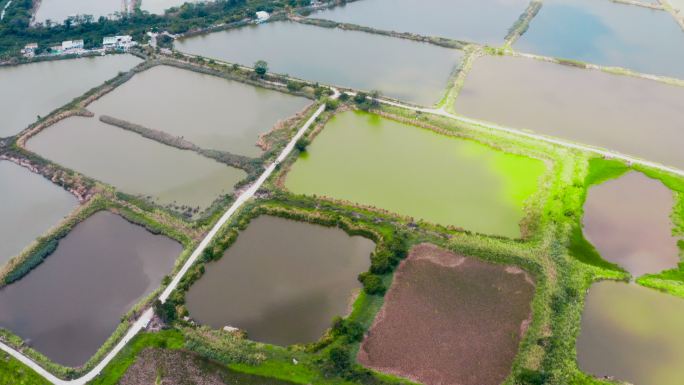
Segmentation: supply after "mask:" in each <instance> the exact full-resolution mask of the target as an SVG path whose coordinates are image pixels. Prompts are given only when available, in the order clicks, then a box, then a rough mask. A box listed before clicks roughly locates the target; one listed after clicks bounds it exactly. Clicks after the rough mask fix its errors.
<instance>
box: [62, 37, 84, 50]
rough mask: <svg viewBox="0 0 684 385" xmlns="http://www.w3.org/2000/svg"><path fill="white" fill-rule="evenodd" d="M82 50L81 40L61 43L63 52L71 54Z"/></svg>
mask: <svg viewBox="0 0 684 385" xmlns="http://www.w3.org/2000/svg"><path fill="white" fill-rule="evenodd" d="M82 49H83V40H65V41H63V42H62V51H63V52H73V51H78V50H82Z"/></svg>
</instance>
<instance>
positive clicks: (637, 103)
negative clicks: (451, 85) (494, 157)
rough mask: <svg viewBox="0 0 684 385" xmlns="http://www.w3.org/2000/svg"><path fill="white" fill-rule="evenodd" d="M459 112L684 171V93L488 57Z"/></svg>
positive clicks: (469, 82)
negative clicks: (683, 150) (683, 123)
mask: <svg viewBox="0 0 684 385" xmlns="http://www.w3.org/2000/svg"><path fill="white" fill-rule="evenodd" d="M606 2H608V1H606ZM635 8H636V7H635ZM512 100H515V103H511V101H512ZM492 106H496V108H492ZM455 109H456V111H457V112H458V113H460V114H462V115H465V116H468V117H471V118H477V119H482V120H486V121H490V122H494V123H498V124H502V125H505V126H509V127H514V128H518V129H531V130H533V131H534V132H536V133H539V134H545V135H550V136H555V137H559V138H564V139H569V140H571V141H576V142H580V143H584V144H590V145H594V146H599V147H604V148H607V149H611V150H616V151H619V152H622V153H624V154H628V155H632V156H637V157H641V158H645V159H648V160H651V161H656V162H660V163H664V164H666V165H669V166H675V167H679V168H684V152H682V150H681V149H682V146H684V126H683V125H682V121H684V87H677V86H672V85H667V84H664V83H660V82H656V81H652V80H645V79H638V78H633V77H629V76H619V75H611V74H607V73H604V72H600V71H593V70H591V71H590V70H582V69H578V68H574V67H570V66H564V65H559V64H553V63H546V62H542V61H537V60H532V59H525V58H517V57H499V56H496V57H494V56H487V57H481V58H478V59H477V60H476V61H475V63H474V65H473V68H472V70H471V71H470V73H469V74H468V76H467V78H466V81H465V85H464V87H463V89H462V91H461V94H460V95H459V97H458V99H457V100H456V104H455Z"/></svg>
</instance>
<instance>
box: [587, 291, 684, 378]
mask: <svg viewBox="0 0 684 385" xmlns="http://www.w3.org/2000/svg"><path fill="white" fill-rule="evenodd" d="M682 320H684V300H683V299H680V298H676V297H673V296H670V295H668V294H665V293H660V292H658V291H655V290H651V289H647V288H645V287H641V286H638V285H636V284H633V283H632V284H627V283H622V282H609V281H606V282H599V283H595V284H594V285H592V287H591V288H590V289H589V293H588V295H587V298H586V304H585V308H584V313H583V315H582V324H581V332H580V336H579V338H578V340H577V361H578V363H579V367H580V369H582V370H583V371H585V372H588V373H591V374H593V375H595V376H597V377H604V376H610V377H612V378H615V379H616V380H620V381H627V382H629V383H632V384H634V385H681V383H682V378H684V365H682V362H684V322H682Z"/></svg>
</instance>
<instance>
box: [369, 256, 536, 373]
mask: <svg viewBox="0 0 684 385" xmlns="http://www.w3.org/2000/svg"><path fill="white" fill-rule="evenodd" d="M533 296H534V284H533V281H532V280H531V278H530V277H528V276H527V274H526V273H524V272H523V271H522V270H520V269H518V268H514V267H506V266H502V265H494V264H489V263H485V262H481V261H479V260H477V259H474V258H468V257H464V256H460V255H456V254H454V253H451V252H449V251H447V250H444V249H440V248H438V247H437V246H434V245H430V244H421V245H418V246H415V247H414V248H413V249H412V250H411V252H410V253H409V256H408V258H407V259H406V260H404V261H403V262H401V264H400V265H399V268H398V269H397V272H396V273H395V276H394V281H393V282H392V286H391V287H390V289H389V291H388V292H387V294H386V295H385V303H384V306H383V308H382V309H381V310H380V312H379V313H378V315H377V316H376V319H375V321H374V323H373V326H371V328H370V330H369V332H368V333H367V334H366V338H365V339H364V341H363V342H362V344H361V348H360V349H359V353H358V360H359V362H360V363H361V364H362V365H365V366H367V367H370V368H372V369H375V370H378V371H381V372H385V373H388V374H393V375H397V376H401V377H405V378H408V379H410V380H412V381H414V382H418V383H422V384H426V385H437V384H460V385H499V384H501V383H502V382H503V381H504V379H505V378H506V377H507V376H508V373H509V372H510V370H511V366H512V364H513V359H514V358H515V356H516V354H517V352H518V345H519V343H520V340H521V339H522V337H523V335H524V334H525V332H526V330H527V326H528V325H529V323H530V321H531V318H532V309H531V305H530V304H531V302H532V298H533Z"/></svg>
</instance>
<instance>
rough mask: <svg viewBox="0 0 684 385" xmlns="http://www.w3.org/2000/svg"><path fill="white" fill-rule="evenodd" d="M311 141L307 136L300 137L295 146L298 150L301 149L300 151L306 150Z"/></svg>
mask: <svg viewBox="0 0 684 385" xmlns="http://www.w3.org/2000/svg"><path fill="white" fill-rule="evenodd" d="M310 143H311V142H309V139H307V138H300V139H299V140H298V141H297V143H295V148H296V149H297V151H299V152H305V151H306V148H307V147H309V144H310Z"/></svg>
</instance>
